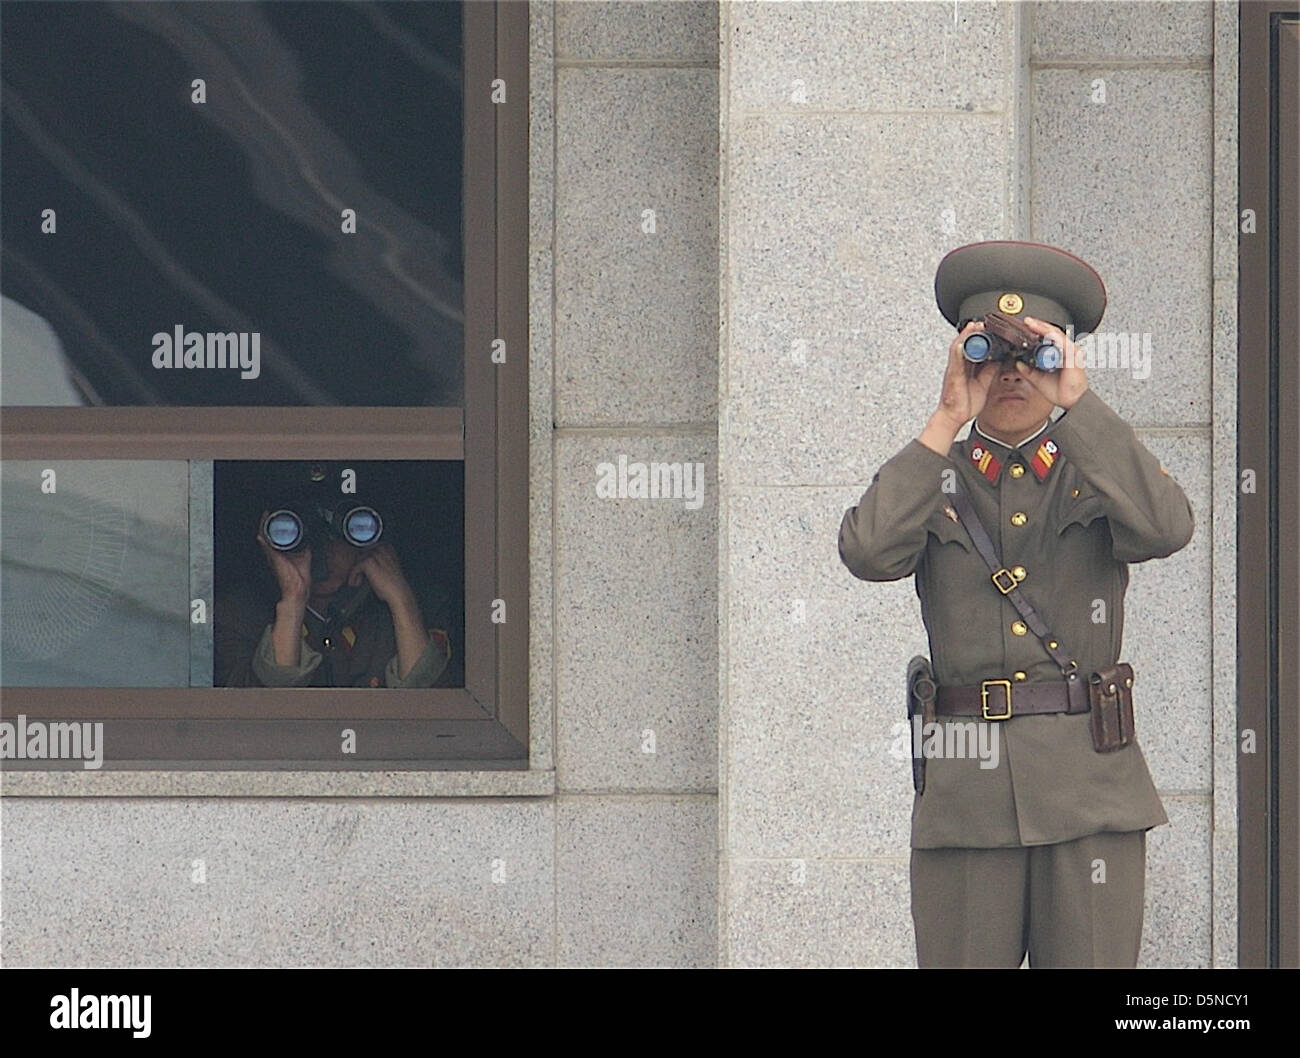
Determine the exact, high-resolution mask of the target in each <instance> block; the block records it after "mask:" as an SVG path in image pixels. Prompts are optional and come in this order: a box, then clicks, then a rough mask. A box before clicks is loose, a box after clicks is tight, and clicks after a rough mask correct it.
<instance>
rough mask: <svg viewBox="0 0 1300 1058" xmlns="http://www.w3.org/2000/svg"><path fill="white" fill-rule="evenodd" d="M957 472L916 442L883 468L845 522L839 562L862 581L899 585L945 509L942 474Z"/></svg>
mask: <svg viewBox="0 0 1300 1058" xmlns="http://www.w3.org/2000/svg"><path fill="white" fill-rule="evenodd" d="M947 469H952V470H954V471H955V470H956V468H955V467H954V466H953V462H952V460H950V459H949V458H948V457H947V456H941V455H940V454H939V453H938V452H935V451H933V450H931V449H929V448H927V447H926V446H925V445H923V444H922V443H921V442H920V441H919V440H916V439H915V438H914V439H913V440H912V441H910V442H909V443H908V445H907V447H905V448H904V449H903V450H902V451H901V452H899V453H898V454H897V455H896V456H894V457H893V458H892V459H890V460H889V462H887V463H886V464H885V465H884V466H882V467H881V468H880V469H879V470H878V471H876V475H875V477H874V478H872V479H871V485H870V486H869V487H868V488H867V491H866V492H864V493H863V494H862V499H861V500H860V501H859V502H858V505H857V506H856V507H850V508H849V509H848V510H847V511H845V512H844V519H843V521H841V522H840V559H841V560H842V561H843V563H844V565H845V566H847V567H848V569H849V572H850V573H852V574H853V575H854V576H855V577H857V578H858V579H859V580H898V579H900V578H901V577H906V576H908V575H909V574H911V573H912V572H913V571H914V570H915V569H916V565H917V562H919V561H920V558H921V555H922V553H923V552H924V551H925V542H926V528H925V523H926V522H927V521H929V519H930V517H931V516H932V515H933V514H934V513H935V512H936V511H937V510H938V509H939V508H941V507H942V505H943V502H944V501H943V491H942V485H943V476H942V475H943V471H944V470H947Z"/></svg>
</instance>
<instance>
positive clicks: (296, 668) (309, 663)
mask: <svg viewBox="0 0 1300 1058" xmlns="http://www.w3.org/2000/svg"><path fill="white" fill-rule="evenodd" d="M271 629H272V626H271V625H267V626H266V627H265V628H264V629H263V630H262V638H261V639H259V640H258V641H257V649H256V650H255V651H253V675H254V676H256V677H257V680H258V682H259V683H260V684H261V685H262V686H263V687H302V686H305V685H306V684H307V683H308V681H310V679H311V675H312V673H313V672H315V671H316V669H317V667H319V665H320V662H321V655H320V652H319V651H317V650H315V649H313V648H312V647H311V646H309V645H308V643H307V641H306V640H305V639H304V640H303V643H302V653H301V654H300V655H299V660H298V664H297V665H277V664H276V661H275V645H274V644H273V643H272V642H271Z"/></svg>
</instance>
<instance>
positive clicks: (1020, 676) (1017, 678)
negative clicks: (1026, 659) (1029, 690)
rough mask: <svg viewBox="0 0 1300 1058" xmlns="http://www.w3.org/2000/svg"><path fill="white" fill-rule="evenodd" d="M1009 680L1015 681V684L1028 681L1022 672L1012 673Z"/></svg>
mask: <svg viewBox="0 0 1300 1058" xmlns="http://www.w3.org/2000/svg"><path fill="white" fill-rule="evenodd" d="M1011 678H1012V679H1013V680H1015V681H1016V682H1017V683H1019V682H1021V681H1022V680H1027V679H1029V677H1028V676H1027V675H1026V674H1025V673H1023V672H1013V673H1012V674H1011Z"/></svg>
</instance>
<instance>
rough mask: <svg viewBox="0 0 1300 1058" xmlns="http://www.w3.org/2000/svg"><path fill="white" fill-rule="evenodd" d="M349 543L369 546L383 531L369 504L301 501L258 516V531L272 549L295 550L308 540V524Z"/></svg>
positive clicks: (309, 535) (376, 512) (373, 543)
mask: <svg viewBox="0 0 1300 1058" xmlns="http://www.w3.org/2000/svg"><path fill="white" fill-rule="evenodd" d="M313 526H315V527H319V528H322V529H324V530H325V531H326V532H328V533H329V534H330V535H332V536H335V537H337V538H338V539H340V540H344V541H346V542H347V543H349V544H351V545H352V546H353V547H362V548H364V547H373V546H374V545H375V544H377V543H379V539H380V537H381V536H383V533H384V520H383V519H382V518H381V517H379V512H378V511H377V510H375V509H374V508H373V507H367V506H365V505H364V504H358V503H347V502H345V503H340V504H338V505H337V506H335V507H322V506H320V505H319V504H315V503H313V504H302V505H295V506H294V507H281V508H279V509H278V510H274V511H271V513H270V514H268V515H267V516H266V517H265V518H264V519H263V520H262V535H263V536H264V537H265V538H266V541H267V543H269V544H270V545H271V547H272V548H274V549H275V550H276V551H298V550H301V549H302V548H303V547H305V546H307V544H308V543H310V542H311V537H312V536H313V535H314V534H313V532H312V527H313Z"/></svg>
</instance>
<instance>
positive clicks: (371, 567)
mask: <svg viewBox="0 0 1300 1058" xmlns="http://www.w3.org/2000/svg"><path fill="white" fill-rule="evenodd" d="M362 580H365V581H366V582H367V583H368V584H369V585H370V588H371V590H372V591H373V592H374V593H375V594H376V595H377V596H379V598H380V599H382V600H383V601H384V602H386V603H387V604H388V605H389V607H390V608H391V607H393V606H395V605H402V604H404V603H407V602H413V601H414V598H415V596H414V593H413V592H412V591H411V585H410V583H409V582H408V581H407V579H406V574H404V573H403V572H402V564H401V563H400V562H399V561H398V559H397V551H396V550H395V549H394V548H393V545H392V544H390V543H389V542H388V541H387V540H385V541H383V542H382V543H380V544H377V545H376V546H375V547H374V548H372V549H371V550H370V551H367V552H366V556H365V557H364V558H363V559H362V560H361V561H360V562H358V563H357V564H356V565H355V566H353V567H352V572H351V574H349V576H348V583H349V584H351V585H353V586H354V587H355V586H357V585H359V584H360V583H361V582H362Z"/></svg>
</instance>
